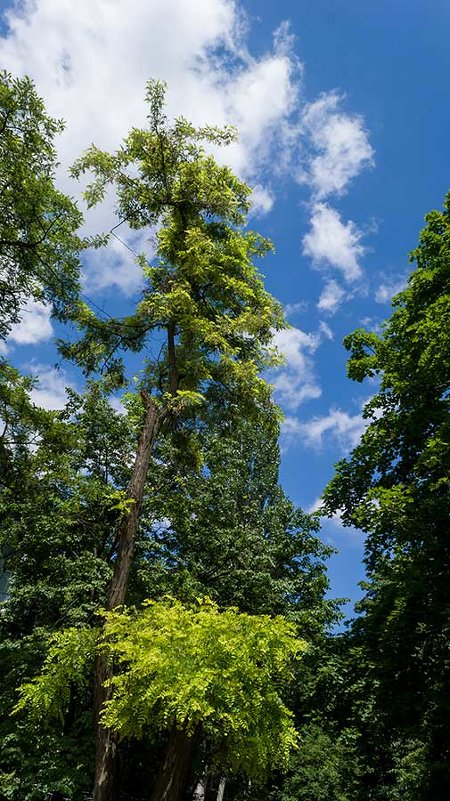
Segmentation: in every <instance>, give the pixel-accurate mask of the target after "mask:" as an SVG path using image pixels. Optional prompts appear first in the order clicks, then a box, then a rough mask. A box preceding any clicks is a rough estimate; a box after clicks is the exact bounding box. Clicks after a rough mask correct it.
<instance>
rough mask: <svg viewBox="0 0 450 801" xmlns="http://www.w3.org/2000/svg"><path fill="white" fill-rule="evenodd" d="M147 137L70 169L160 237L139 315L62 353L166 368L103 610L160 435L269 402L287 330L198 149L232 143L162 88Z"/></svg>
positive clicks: (225, 177)
mask: <svg viewBox="0 0 450 801" xmlns="http://www.w3.org/2000/svg"><path fill="white" fill-rule="evenodd" d="M147 100H148V103H149V108H150V113H149V127H148V129H146V130H137V129H133V130H132V131H131V133H130V135H129V136H128V138H127V139H126V140H125V142H124V144H123V146H122V147H121V148H120V149H119V150H118V151H117V152H116V153H115V154H113V155H111V154H108V153H104V152H101V151H100V150H98V149H97V148H95V147H93V148H91V150H90V151H88V152H87V153H86V154H85V155H84V156H83V157H82V158H81V159H80V161H79V162H78V163H77V164H76V165H75V167H74V174H75V175H77V176H78V175H80V174H81V173H82V172H84V171H87V170H90V171H92V172H93V173H94V176H95V177H94V181H93V183H92V184H91V185H90V186H89V187H88V189H87V191H86V199H87V201H88V203H90V204H91V205H92V204H95V203H98V202H100V201H101V199H102V198H103V196H104V193H105V191H106V188H107V187H108V186H109V185H110V184H112V185H113V186H114V187H115V189H116V193H117V213H118V215H119V219H120V220H121V221H126V222H127V223H128V225H129V226H131V227H132V228H135V229H141V228H144V229H145V228H147V229H149V228H151V229H153V230H154V229H155V227H156V228H157V233H156V240H157V251H156V259H155V262H156V263H155V265H154V266H149V265H148V263H147V261H146V259H145V258H144V257H142V258H141V259H140V262H141V264H142V267H143V270H144V273H145V276H146V278H147V288H146V291H145V292H144V296H143V299H142V300H141V302H140V303H139V304H138V307H137V309H136V312H135V314H134V315H132V316H130V317H128V318H126V319H125V320H120V321H116V320H113V321H109V322H107V323H99V321H98V320H96V319H95V318H94V315H92V314H91V313H90V312H89V310H88V309H87V308H83V307H82V305H81V304H80V305H79V307H78V314H79V321H80V325H82V326H83V327H84V329H85V335H84V337H82V339H81V340H79V341H78V342H77V343H75V344H72V345H68V346H66V347H65V348H63V352H64V353H65V354H66V355H68V356H70V357H71V358H74V359H76V360H77V361H78V362H79V363H81V364H82V365H83V366H84V367H85V369H87V370H89V369H95V368H96V367H97V366H98V365H99V364H100V363H103V365H104V366H105V365H106V366H107V368H108V369H109V371H110V373H112V374H113V375H117V374H119V373H120V369H121V364H120V358H119V353H120V349H127V348H128V349H132V350H135V351H136V350H142V349H143V348H144V344H145V341H146V338H147V337H148V336H151V335H153V338H154V341H155V343H157V344H159V345H160V347H161V353H162V358H157V359H155V360H150V361H149V362H148V364H147V370H146V376H145V380H144V381H143V385H142V390H141V401H142V418H143V422H142V427H141V431H140V436H139V442H138V445H137V450H136V458H135V462H134V466H133V469H132V473H131V478H130V482H129V485H128V490H127V501H128V503H127V506H126V509H125V511H124V513H123V515H122V517H121V519H120V521H119V524H118V527H117V534H116V537H117V556H116V560H115V566H114V573H113V577H112V580H111V583H110V587H109V591H108V599H107V606H108V608H109V609H113V608H115V607H116V606H118V605H121V604H123V603H124V601H125V599H126V592H127V587H128V580H129V575H130V568H131V564H132V560H133V552H134V548H135V542H136V534H137V530H138V523H139V518H140V514H141V507H142V502H143V498H144V492H145V486H146V480H147V473H148V469H149V465H150V460H151V454H152V450H153V446H154V443H155V440H156V438H157V436H158V433H159V431H160V430H161V427H162V426H163V425H165V424H166V425H171V426H172V427H176V425H177V422H176V421H177V417H178V416H179V414H180V412H181V411H182V410H183V409H185V408H186V407H187V406H189V405H192V404H199V403H200V404H201V403H202V402H203V400H204V398H205V395H206V393H207V391H208V389H209V388H210V386H211V384H216V385H217V384H219V383H220V384H221V385H223V386H224V387H226V388H227V389H226V390H225V391H229V392H231V393H234V394H235V396H236V398H238V399H239V401H240V403H243V402H245V401H246V402H247V404H248V409H249V410H250V409H251V408H252V407H253V408H257V407H258V405H260V404H262V403H265V402H267V399H268V397H269V390H268V388H267V385H266V384H265V382H264V381H263V380H262V379H261V378H260V376H259V372H260V371H261V369H262V368H263V367H264V366H265V365H267V364H269V363H270V362H271V359H272V356H271V354H270V352H269V350H268V346H269V345H270V341H271V336H272V330H273V329H274V328H278V327H280V326H281V325H282V321H283V320H282V312H281V308H280V306H279V304H277V303H276V302H275V301H274V300H273V298H271V296H270V295H269V294H268V293H267V292H266V291H265V289H264V286H263V283H262V280H261V278H260V276H259V274H258V273H257V271H256V269H255V267H254V265H253V261H252V259H253V258H254V257H255V256H262V255H264V254H265V253H266V252H267V251H268V250H270V244H269V243H268V242H267V241H266V240H264V239H263V238H262V237H260V236H259V235H257V234H254V233H252V232H251V231H247V230H245V229H244V224H245V219H246V212H247V211H248V208H249V200H248V198H249V195H250V189H249V188H248V187H247V186H246V185H245V184H244V183H242V182H241V181H239V180H238V179H237V178H236V177H235V176H234V175H233V173H232V172H231V171H230V170H229V169H228V168H227V167H222V166H219V165H218V164H217V163H216V161H215V160H214V158H213V157H212V156H208V155H207V154H206V153H205V152H204V150H203V148H202V145H201V143H202V142H207V143H215V144H219V145H223V144H227V143H229V142H230V141H232V139H233V138H234V132H233V131H232V130H229V129H224V130H223V131H220V130H217V129H214V128H211V127H206V128H202V129H195V128H194V127H193V126H192V125H190V124H189V123H188V122H187V121H186V120H184V119H181V118H180V119H177V120H176V121H175V122H174V123H173V125H170V124H169V123H168V121H167V119H166V117H165V113H164V86H163V85H162V84H161V83H158V82H154V83H150V84H149V85H148V92H147ZM108 676H109V668H108V664H107V661H106V659H105V658H104V657H103V656H102V655H100V656H99V659H98V663H97V680H96V699H97V701H96V707H97V718H98V720H100V710H101V708H102V706H103V705H104V703H105V701H106V700H107V698H108V696H109V694H110V692H111V690H110V689H109V690H105V682H107V679H108ZM115 750H116V737H115V735H114V734H113V733H112V732H111V731H110V730H108V729H105V728H104V727H103V726H102V725H101V724H100V723H99V726H98V747H97V770H96V782H95V792H94V798H95V801H107V800H108V799H110V798H111V797H112V792H113V791H112V786H113V775H114V769H113V766H114V762H115V758H114V754H115Z"/></svg>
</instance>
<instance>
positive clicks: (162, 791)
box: [151, 728, 195, 801]
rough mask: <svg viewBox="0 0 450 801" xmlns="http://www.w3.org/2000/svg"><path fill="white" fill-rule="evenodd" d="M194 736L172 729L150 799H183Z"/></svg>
mask: <svg viewBox="0 0 450 801" xmlns="http://www.w3.org/2000/svg"><path fill="white" fill-rule="evenodd" d="M194 745H195V736H191V737H189V736H188V735H187V734H186V732H185V731H183V730H181V731H180V730H179V729H175V728H174V729H172V732H171V734H170V738H169V744H168V746H167V751H166V755H165V758H164V762H163V765H162V768H161V770H160V772H159V776H158V778H157V780H156V784H155V787H154V789H153V793H152V795H151V801H184V798H185V794H186V790H187V788H188V784H189V777H190V773H191V764H192V753H193V750H194Z"/></svg>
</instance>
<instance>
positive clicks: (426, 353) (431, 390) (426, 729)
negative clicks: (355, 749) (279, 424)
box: [325, 196, 450, 801]
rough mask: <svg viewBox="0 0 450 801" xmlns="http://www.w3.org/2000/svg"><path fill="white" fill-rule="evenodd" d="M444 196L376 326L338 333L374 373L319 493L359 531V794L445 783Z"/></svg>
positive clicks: (447, 226) (447, 375)
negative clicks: (364, 752) (363, 761)
mask: <svg viewBox="0 0 450 801" xmlns="http://www.w3.org/2000/svg"><path fill="white" fill-rule="evenodd" d="M449 204H450V196H449V197H448V198H447V202H446V206H445V209H444V211H443V212H437V211H434V212H432V213H431V214H429V215H428V216H427V218H426V220H427V226H426V228H425V229H424V230H423V231H422V233H421V235H420V240H419V246H418V248H417V249H416V250H415V251H414V252H413V254H412V255H411V259H412V260H413V261H415V262H416V269H415V270H414V271H413V273H412V274H411V276H410V279H409V282H408V286H407V288H406V289H405V290H404V291H403V292H401V293H400V294H399V295H397V296H396V298H395V299H394V302H393V306H394V311H393V314H392V316H391V318H390V319H389V320H388V321H387V322H386V324H385V325H384V328H383V333H382V335H381V336H380V337H377V336H375V335H374V334H366V333H364V332H361V331H358V332H356V333H355V334H353V335H352V336H351V337H349V338H348V339H347V346H348V347H349V349H350V352H351V355H350V359H349V374H350V375H351V377H353V378H356V379H357V380H362V379H363V378H365V377H371V376H373V375H374V374H375V373H376V374H377V375H379V377H380V386H379V390H378V392H377V393H376V394H375V396H374V397H373V398H372V400H371V401H370V402H369V403H368V404H367V406H366V408H365V412H364V414H365V417H366V418H367V420H368V427H367V429H366V432H365V433H364V434H363V436H362V438H361V443H360V445H358V446H357V447H356V448H355V450H354V451H353V453H352V454H351V456H350V458H349V459H345V460H342V461H341V462H340V463H339V464H338V465H337V472H336V475H335V477H334V479H333V480H332V481H331V483H330V485H329V487H328V489H327V491H326V493H325V501H326V506H327V509H328V510H329V512H330V513H332V512H333V511H334V510H336V509H338V508H339V509H340V510H341V511H342V518H343V520H344V522H345V523H346V524H350V525H356V526H358V527H360V528H361V529H363V531H365V532H367V544H366V557H365V561H366V565H367V571H368V579H369V580H368V582H367V583H366V584H365V590H366V595H365V598H364V599H363V601H362V602H361V604H360V612H362V613H363V616H362V617H361V618H360V619H359V620H357V621H356V622H355V624H354V627H353V636H354V642H355V646H356V650H355V652H354V658H355V662H356V666H357V673H358V672H359V679H358V681H357V682H356V685H355V693H356V694H355V703H356V706H357V709H358V710H359V715H360V716H361V719H362V726H363V729H364V736H365V741H366V743H367V748H368V751H369V758H368V765H369V767H368V778H367V784H366V790H365V792H366V795H365V796H364V797H365V798H377V799H378V798H379V799H383V801H384V799H385V798H389V799H390V798H398V797H400V796H401V797H408V798H410V797H411V798H414V799H415V798H416V797H417V798H419V797H420V798H421V799H422V801H437V799H444V798H447V797H448V794H449V792H450V771H449V765H450V738H449V731H450V705H449V702H448V692H447V687H448V683H449V680H450V661H449V649H448V616H449V613H450V593H449V587H450V554H449V548H448V542H447V539H448V537H447V531H448V524H449V519H450V496H449V492H448V487H449V483H450V415H449V411H450V313H449V312H450V301H449V299H450V206H449ZM368 710H370V711H368ZM411 743H412V744H413V745H411ZM414 743H416V744H417V743H419V746H417V747H418V749H419V751H420V755H421V756H420V760H419V758H418V757H417V761H416V757H413V756H412V754H414V753H416V751H415V749H416V746H415V745H414ZM419 761H420V762H421V763H422V764H424V765H426V769H424V770H422V769H420V770H419V769H418V768H417V769H416V767H417V764H418V763H419ZM415 765H416V767H414V766H415ZM419 774H420V776H419ZM408 775H409V778H408ZM407 787H409V788H410V789H408V790H407V789H406V788H407ZM368 788H370V789H368ZM400 788H402V789H400ZM402 793H403V794H404V795H402ZM411 793H412V794H411Z"/></svg>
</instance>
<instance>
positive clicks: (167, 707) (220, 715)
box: [15, 600, 306, 778]
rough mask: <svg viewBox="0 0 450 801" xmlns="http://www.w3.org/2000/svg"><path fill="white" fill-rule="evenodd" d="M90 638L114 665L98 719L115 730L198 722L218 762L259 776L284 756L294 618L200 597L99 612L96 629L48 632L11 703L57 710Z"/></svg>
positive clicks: (82, 672) (290, 740)
mask: <svg viewBox="0 0 450 801" xmlns="http://www.w3.org/2000/svg"><path fill="white" fill-rule="evenodd" d="M96 644H98V645H97V647H99V648H101V649H106V650H107V653H108V655H109V658H111V659H113V660H114V662H115V663H116V665H117V670H116V672H115V675H114V676H113V678H112V679H111V682H112V684H113V687H114V693H113V696H112V699H111V700H109V701H107V703H106V706H105V708H104V711H103V721H104V723H105V724H106V725H108V726H109V727H112V728H113V729H116V730H117V731H119V732H120V734H121V735H122V736H123V737H127V738H135V737H137V738H140V737H143V736H144V735H148V734H149V733H153V734H156V733H158V732H161V731H167V730H170V729H171V728H172V727H173V726H177V727H179V728H180V729H184V730H186V732H187V733H188V734H193V733H194V732H195V731H197V730H198V728H199V727H201V729H202V732H203V733H204V734H205V735H209V736H210V737H212V738H213V740H214V741H215V743H216V745H215V750H216V759H217V760H218V761H219V763H220V765H221V766H222V768H223V769H224V768H225V767H226V769H227V770H230V771H232V772H236V771H238V770H241V769H242V770H244V771H245V772H246V773H248V775H250V776H253V777H254V778H261V776H262V775H263V774H264V773H265V771H266V770H267V769H268V768H269V767H273V766H279V767H283V766H286V764H287V761H288V758H289V754H290V751H291V750H292V748H294V747H295V744H296V739H297V737H296V732H295V728H294V726H293V722H292V714H291V712H290V711H289V710H288V708H287V707H286V705H285V704H284V702H283V700H282V692H283V687H284V686H285V685H286V684H287V683H288V682H289V680H290V679H291V678H292V672H291V666H292V665H291V663H292V660H293V659H294V658H295V657H296V656H297V655H299V654H300V653H301V652H302V651H303V650H305V648H306V645H305V643H304V641H302V640H299V639H298V638H297V637H296V629H295V627H294V625H293V624H291V623H288V622H286V621H285V620H284V619H283V618H280V617H278V618H270V617H268V616H250V615H246V614H242V613H239V612H238V611H237V610H236V609H232V608H231V609H227V610H225V611H223V612H221V611H219V609H218V607H217V606H216V605H215V604H213V603H212V602H210V601H208V600H204V601H202V602H199V603H198V604H197V605H196V607H194V608H186V607H184V606H183V605H182V604H181V603H179V602H178V601H175V600H167V601H165V602H158V603H157V602H154V601H147V602H146V603H145V604H144V606H143V608H142V610H141V611H139V612H134V611H127V610H122V611H117V612H109V613H105V626H104V628H103V630H102V633H101V635H100V638H99V634H98V631H97V630H95V629H74V628H72V629H66V630H65V631H63V632H61V633H60V634H59V635H57V636H55V637H53V639H52V644H51V647H50V651H49V654H48V656H47V658H46V660H45V662H44V667H43V671H42V673H41V674H40V676H38V677H37V678H35V679H34V680H33V681H32V682H28V683H26V684H24V685H23V686H22V687H21V697H20V701H19V703H18V704H17V706H16V708H15V712H16V713H17V712H20V711H22V710H24V709H28V710H30V711H31V713H32V715H33V716H37V717H40V718H44V719H49V718H50V719H51V718H55V717H56V718H59V717H61V716H62V715H64V712H65V710H66V709H67V706H68V702H69V700H70V688H71V686H72V685H75V686H77V687H84V686H85V683H86V681H87V675H88V672H87V671H88V666H89V663H91V662H92V659H93V653H94V649H95V645H96Z"/></svg>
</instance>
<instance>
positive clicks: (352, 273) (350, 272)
mask: <svg viewBox="0 0 450 801" xmlns="http://www.w3.org/2000/svg"><path fill="white" fill-rule="evenodd" d="M361 236H362V234H361V232H360V231H359V230H358V228H357V226H356V225H355V223H354V222H352V220H349V221H348V222H347V223H344V222H342V220H341V217H340V215H339V212H337V211H336V209H333V208H331V207H330V206H328V205H327V204H326V203H316V204H315V205H314V206H313V209H312V215H311V229H310V231H308V233H307V234H305V236H304V237H303V253H304V255H305V256H309V257H310V258H311V259H312V261H313V264H314V265H315V266H316V267H319V268H320V267H323V266H325V267H335V268H336V269H338V270H340V271H341V273H342V275H343V278H344V279H345V280H346V281H348V282H351V281H355V280H357V279H358V278H360V277H361V275H362V270H361V267H360V265H359V263H358V259H359V258H360V257H361V256H362V255H363V253H364V248H363V246H362V245H361Z"/></svg>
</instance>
